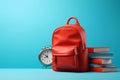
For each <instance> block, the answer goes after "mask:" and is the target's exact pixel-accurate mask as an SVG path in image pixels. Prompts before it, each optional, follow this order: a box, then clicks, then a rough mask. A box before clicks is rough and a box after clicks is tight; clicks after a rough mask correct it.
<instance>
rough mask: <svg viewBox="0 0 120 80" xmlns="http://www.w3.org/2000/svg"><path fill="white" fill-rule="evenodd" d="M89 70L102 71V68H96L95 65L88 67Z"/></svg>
mask: <svg viewBox="0 0 120 80" xmlns="http://www.w3.org/2000/svg"><path fill="white" fill-rule="evenodd" d="M90 71H93V72H104V71H103V68H96V67H92V68H90Z"/></svg>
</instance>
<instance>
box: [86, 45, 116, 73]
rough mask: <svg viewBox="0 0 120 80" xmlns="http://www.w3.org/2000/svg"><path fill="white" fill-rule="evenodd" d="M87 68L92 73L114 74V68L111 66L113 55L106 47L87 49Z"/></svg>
mask: <svg viewBox="0 0 120 80" xmlns="http://www.w3.org/2000/svg"><path fill="white" fill-rule="evenodd" d="M88 56H89V68H90V71H94V72H115V71H116V66H115V65H112V64H111V63H112V58H113V53H110V52H109V48H108V47H88Z"/></svg>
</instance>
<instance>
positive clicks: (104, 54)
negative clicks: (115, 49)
mask: <svg viewBox="0 0 120 80" xmlns="http://www.w3.org/2000/svg"><path fill="white" fill-rule="evenodd" d="M88 56H89V58H112V57H113V53H108V52H102V53H88Z"/></svg>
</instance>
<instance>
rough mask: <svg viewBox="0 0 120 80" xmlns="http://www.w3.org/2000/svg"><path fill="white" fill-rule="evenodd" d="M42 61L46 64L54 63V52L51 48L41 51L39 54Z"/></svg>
mask: <svg viewBox="0 0 120 80" xmlns="http://www.w3.org/2000/svg"><path fill="white" fill-rule="evenodd" d="M39 59H40V61H41V62H42V63H43V64H44V65H50V64H51V63H52V52H51V49H45V50H43V51H42V52H41V53H40V56H39Z"/></svg>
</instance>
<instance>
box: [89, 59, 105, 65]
mask: <svg viewBox="0 0 120 80" xmlns="http://www.w3.org/2000/svg"><path fill="white" fill-rule="evenodd" d="M89 63H93V64H103V60H102V59H90V60H89Z"/></svg>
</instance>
